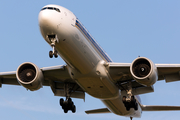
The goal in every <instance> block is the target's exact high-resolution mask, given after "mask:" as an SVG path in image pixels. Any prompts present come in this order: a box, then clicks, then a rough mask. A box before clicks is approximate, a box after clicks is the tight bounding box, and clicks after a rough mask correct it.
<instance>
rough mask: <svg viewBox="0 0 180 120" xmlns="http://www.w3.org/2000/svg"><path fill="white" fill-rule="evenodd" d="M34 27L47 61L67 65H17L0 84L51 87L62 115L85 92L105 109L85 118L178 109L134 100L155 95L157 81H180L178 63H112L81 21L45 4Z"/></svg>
mask: <svg viewBox="0 0 180 120" xmlns="http://www.w3.org/2000/svg"><path fill="white" fill-rule="evenodd" d="M38 19H39V28H40V31H41V34H42V37H43V38H44V40H45V41H46V42H47V43H48V44H49V45H50V46H51V47H52V50H51V51H49V57H50V58H53V57H55V58H57V57H58V56H60V57H61V58H62V59H63V60H64V61H65V63H66V65H59V66H52V67H43V68H39V67H38V66H37V65H35V64H34V63H31V62H25V63H22V64H21V65H20V66H19V67H18V68H17V70H16V71H10V72H1V73H0V80H1V81H0V86H2V84H10V85H22V86H23V87H25V88H26V89H27V90H30V91H36V90H39V89H40V88H42V87H43V86H50V88H51V90H52V92H53V93H54V95H55V96H62V97H65V98H66V99H63V98H61V99H60V100H59V104H60V106H61V107H62V109H63V111H64V113H67V112H68V111H70V110H71V111H72V112H73V113H75V112H76V106H75V104H74V102H73V100H72V98H80V99H84V100H85V93H88V94H89V95H91V96H92V97H95V98H97V99H100V100H101V101H102V102H103V103H104V104H105V105H106V108H100V109H94V110H87V111H85V112H86V113H87V114H94V113H96V114H97V113H114V114H117V115H120V116H125V117H130V119H131V120H132V119H133V118H135V117H137V118H138V117H141V115H142V112H143V111H168V110H180V106H154V105H153V106H151V105H142V103H141V99H140V97H139V96H138V95H141V94H146V93H150V92H154V87H153V85H154V84H155V83H156V82H158V81H160V80H165V81H166V82H174V81H178V80H180V76H179V71H180V64H154V63H153V62H152V61H151V60H150V59H148V58H146V57H138V58H136V59H135V60H133V62H132V63H115V62H113V61H112V60H111V58H110V57H109V56H108V55H107V54H106V53H105V52H104V50H103V49H102V48H101V47H100V46H99V44H98V43H97V42H96V40H95V39H94V38H93V37H92V35H91V34H90V33H89V32H88V30H87V29H86V28H85V27H84V26H83V24H82V23H81V22H80V20H79V19H78V18H77V17H76V16H75V15H74V14H73V13H72V12H71V11H70V10H68V9H66V8H64V7H62V6H59V5H52V4H51V5H46V6H44V7H43V8H42V9H41V10H40V13H39V18H38Z"/></svg>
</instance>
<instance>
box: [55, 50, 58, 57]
mask: <svg viewBox="0 0 180 120" xmlns="http://www.w3.org/2000/svg"><path fill="white" fill-rule="evenodd" d="M54 57H55V58H57V57H58V52H57V51H56V50H55V51H54Z"/></svg>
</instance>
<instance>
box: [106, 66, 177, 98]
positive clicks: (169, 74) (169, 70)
mask: <svg viewBox="0 0 180 120" xmlns="http://www.w3.org/2000/svg"><path fill="white" fill-rule="evenodd" d="M131 64H132V63H108V67H107V68H108V70H109V75H110V76H111V78H112V79H113V80H114V83H116V84H117V85H118V86H119V89H121V90H122V91H125V89H126V86H127V83H128V82H131V85H132V88H133V91H132V93H133V94H134V95H138V94H144V93H149V92H154V88H153V85H151V86H146V85H143V84H140V83H139V82H137V81H136V80H134V78H133V76H132V74H131V71H130V67H131ZM154 65H155V67H156V68H157V73H158V80H165V81H166V82H174V81H179V80H180V64H154Z"/></svg>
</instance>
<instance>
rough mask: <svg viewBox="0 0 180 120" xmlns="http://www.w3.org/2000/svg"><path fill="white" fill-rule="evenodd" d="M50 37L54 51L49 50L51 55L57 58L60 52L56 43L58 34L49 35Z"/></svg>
mask: <svg viewBox="0 0 180 120" xmlns="http://www.w3.org/2000/svg"><path fill="white" fill-rule="evenodd" d="M48 39H49V41H50V42H51V46H52V48H53V51H49V57H50V58H52V57H53V56H54V57H55V58H57V57H58V52H57V50H56V49H55V44H56V42H58V38H57V35H48Z"/></svg>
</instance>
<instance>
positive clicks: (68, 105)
mask: <svg viewBox="0 0 180 120" xmlns="http://www.w3.org/2000/svg"><path fill="white" fill-rule="evenodd" d="M64 91H65V95H66V100H65V101H64V99H63V98H61V99H60V100H59V103H60V106H62V109H63V110H64V113H67V112H68V111H69V110H71V111H72V112H73V113H75V112H76V106H75V105H74V102H73V101H72V99H71V98H70V94H71V90H70V89H69V87H68V84H65V87H64Z"/></svg>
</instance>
